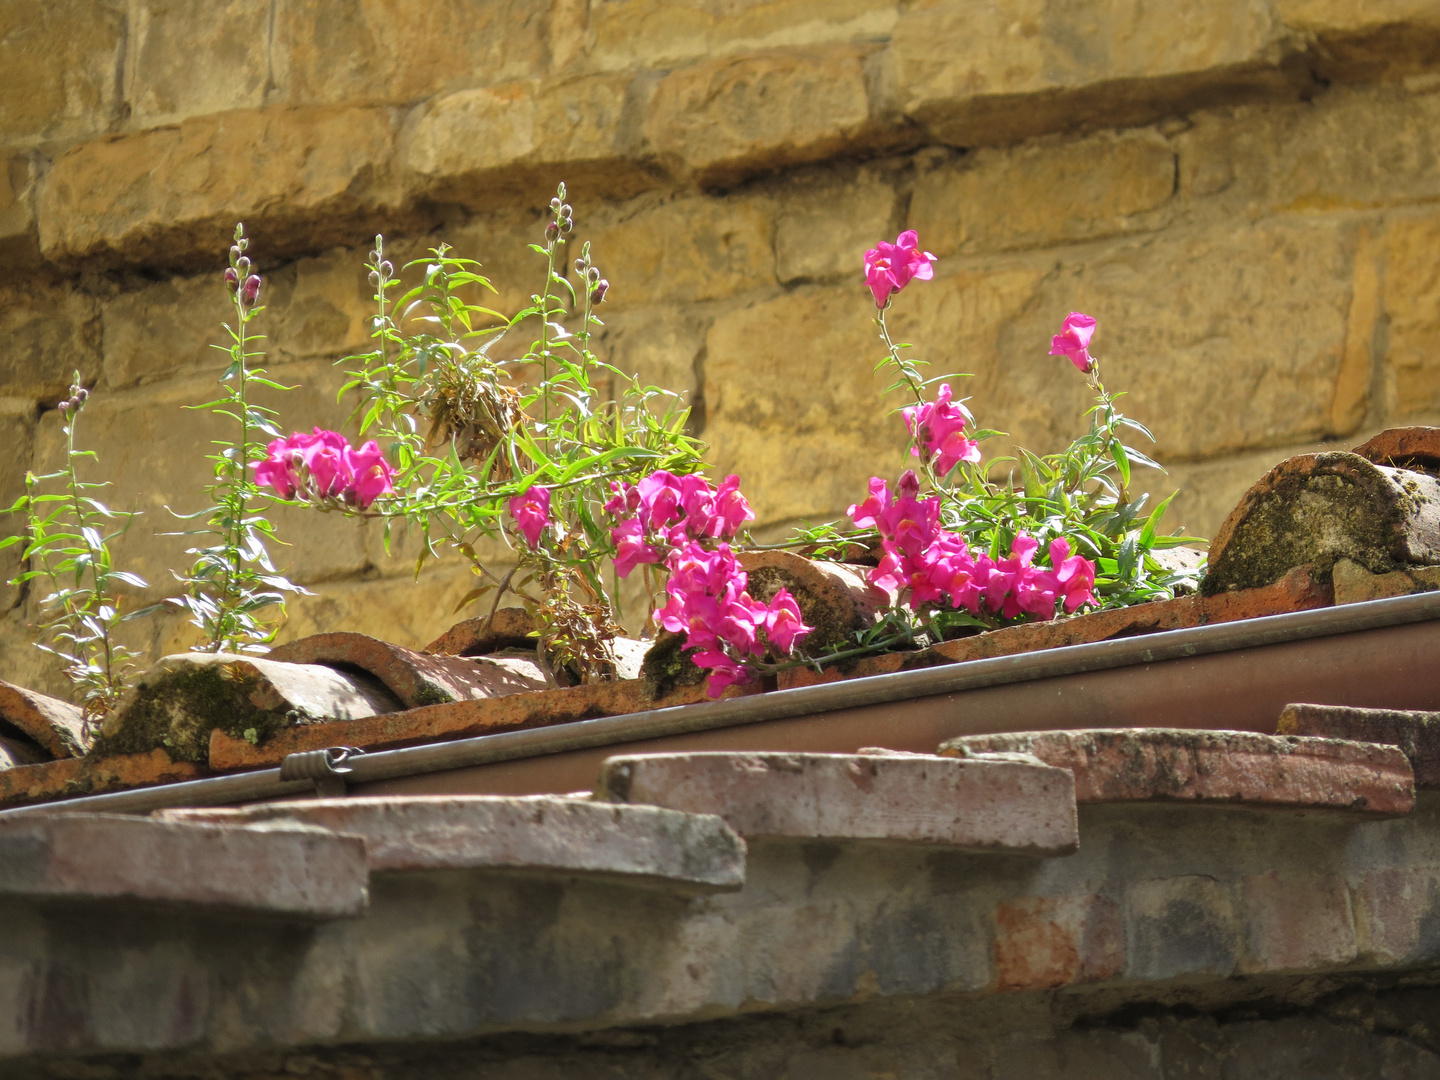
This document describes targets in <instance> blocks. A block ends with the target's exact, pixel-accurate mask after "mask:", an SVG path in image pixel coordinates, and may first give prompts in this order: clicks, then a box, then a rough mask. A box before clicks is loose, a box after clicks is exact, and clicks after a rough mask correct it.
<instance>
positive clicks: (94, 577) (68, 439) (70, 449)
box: [65, 378, 115, 707]
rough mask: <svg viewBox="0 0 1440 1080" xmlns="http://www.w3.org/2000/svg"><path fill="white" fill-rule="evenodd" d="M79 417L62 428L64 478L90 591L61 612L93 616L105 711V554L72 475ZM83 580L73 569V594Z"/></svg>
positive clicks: (80, 569)
mask: <svg viewBox="0 0 1440 1080" xmlns="http://www.w3.org/2000/svg"><path fill="white" fill-rule="evenodd" d="M76 386H77V387H78V386H79V379H78V378H77V379H76ZM79 416H80V406H78V405H77V406H76V407H75V409H74V411H73V412H71V414H70V418H69V420H70V422H69V423H68V424H66V425H65V474H66V481H67V484H68V488H69V495H70V506H71V509H72V510H73V511H74V513H75V524H76V527H77V528H78V529H79V531H80V539H81V541H82V542H83V543H84V545H85V551H86V554H87V555H88V557H89V568H90V580H91V582H92V585H93V587H92V588H91V589H89V590H88V592H89V596H88V598H87V599H86V600H85V602H84V603H83V604H82V605H80V610H79V611H76V610H74V609H73V608H72V606H71V603H70V601H69V600H67V601H66V604H65V608H66V613H67V615H69V616H70V617H71V618H75V617H77V616H78V617H83V615H84V613H85V611H86V609H89V610H91V611H95V612H96V620H95V621H96V623H97V624H98V625H99V626H100V628H101V633H100V646H101V647H100V650H99V651H100V655H101V657H102V658H103V661H104V664H103V667H104V672H105V682H104V696H103V697H102V701H103V702H104V703H105V705H106V706H107V707H108V706H109V705H110V704H111V703H112V702H113V700H114V697H115V673H114V650H113V648H112V647H111V642H110V625H109V620H108V619H102V618H100V617H99V608H101V607H103V606H104V602H105V594H104V590H105V586H106V584H108V582H107V581H106V580H105V579H104V578H102V577H101V572H100V566H101V565H102V560H103V559H104V556H105V552H104V551H103V550H100V549H97V548H96V547H95V545H94V544H93V543H92V542H91V540H90V535H89V531H88V529H89V523H90V519H89V515H87V514H86V513H85V503H84V501H83V500H82V497H81V495H80V476H79V474H78V473H77V472H76V471H75V457H76V453H75V424H76V421H77V420H78V419H79ZM84 577H85V567H84V566H77V567H76V568H75V592H76V594H77V595H78V594H83V593H85V592H86V591H87V590H85V589H84V588H83V583H84Z"/></svg>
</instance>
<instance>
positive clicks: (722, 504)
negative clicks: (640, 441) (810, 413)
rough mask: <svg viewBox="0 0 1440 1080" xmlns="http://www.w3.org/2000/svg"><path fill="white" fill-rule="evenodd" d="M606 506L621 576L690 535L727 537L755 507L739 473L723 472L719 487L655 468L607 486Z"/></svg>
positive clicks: (750, 516)
mask: <svg viewBox="0 0 1440 1080" xmlns="http://www.w3.org/2000/svg"><path fill="white" fill-rule="evenodd" d="M610 491H611V493H612V494H611V498H610V501H609V502H607V503H606V504H605V509H606V511H607V512H608V513H609V514H610V515H611V516H612V517H614V518H616V519H617V520H616V524H615V525H614V527H612V528H611V530H610V539H611V540H612V541H613V542H614V544H615V549H616V553H615V571H616V573H618V574H619V575H620V576H621V577H622V578H623V577H629V576H630V572H631V571H632V570H634V569H635V567H636V566H638V565H640V564H642V563H657V562H661V561H663V560H664V559H665V558H666V557H667V555H668V553H669V552H671V551H675V550H678V549H680V548H682V547H684V546H685V545H686V544H688V543H690V542H691V541H695V540H730V539H732V538H733V537H734V536H735V534H736V533H737V532H739V530H740V528H741V526H743V525H744V524H745V523H746V522H747V521H754V520H755V512H754V511H753V510H751V509H750V504H749V503H747V502H746V501H745V496H743V495H741V494H740V478H739V477H738V476H727V477H726V478H725V479H724V480H723V481H722V482H721V484H720V487H719V488H712V487H711V486H710V484H709V482H708V481H707V480H706V479H705V478H704V477H703V476H699V475H696V474H691V475H688V476H675V475H674V474H673V473H668V472H666V471H665V470H663V469H659V470H656V471H655V472H653V473H651V474H650V475H649V476H647V477H645V478H644V479H643V480H641V481H640V482H639V483H638V484H622V483H620V482H619V481H616V482H615V483H612V484H611V485H610Z"/></svg>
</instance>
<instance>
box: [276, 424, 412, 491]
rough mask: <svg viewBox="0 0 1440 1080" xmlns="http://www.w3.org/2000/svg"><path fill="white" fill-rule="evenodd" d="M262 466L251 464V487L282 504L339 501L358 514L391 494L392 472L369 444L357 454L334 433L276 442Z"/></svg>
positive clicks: (376, 446) (295, 436) (298, 435)
mask: <svg viewBox="0 0 1440 1080" xmlns="http://www.w3.org/2000/svg"><path fill="white" fill-rule="evenodd" d="M266 450H267V451H268V454H267V456H266V457H265V459H264V460H263V461H256V462H251V464H250V467H251V468H252V469H254V470H255V483H257V484H259V485H260V486H262V487H269V488H273V489H274V490H275V493H276V494H277V495H279V496H280V497H281V498H282V499H293V498H296V497H297V496H299V497H300V498H305V499H343V500H344V501H345V502H347V503H350V504H351V505H354V506H358V507H359V508H360V509H361V510H366V509H369V507H370V504H371V503H373V502H374V501H375V500H376V499H378V498H379V497H380V496H381V495H390V494H393V493H394V491H395V486H394V478H395V470H394V469H392V468H391V467H390V463H389V462H387V461H386V460H385V455H384V453H383V452H382V451H381V450H380V446H379V444H378V443H376V442H375V440H374V439H371V440H370V441H369V442H367V443H365V444H364V445H363V446H361V447H360V448H359V449H358V450H357V449H356V448H355V447H353V446H351V445H350V441H349V440H348V439H346V438H345V436H344V435H341V434H340V433H339V432H338V431H326V430H325V429H324V428H319V427H317V428H315V429H314V433H313V434H310V435H305V434H303V433H301V432H299V431H297V432H295V433H294V434H292V435H290V436H289V437H288V438H284V439H276V440H274V441H273V442H271V443H270V444H269V446H267V447H266Z"/></svg>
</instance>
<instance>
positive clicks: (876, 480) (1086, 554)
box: [796, 231, 1198, 652]
mask: <svg viewBox="0 0 1440 1080" xmlns="http://www.w3.org/2000/svg"><path fill="white" fill-rule="evenodd" d="M935 262H936V259H935V257H934V256H933V255H931V254H930V253H929V252H926V251H924V250H923V249H922V248H921V246H920V240H919V237H918V236H917V235H916V234H915V233H914V232H913V231H909V232H904V233H901V234H900V235H899V236H898V237H897V238H896V240H895V242H894V243H893V244H891V243H888V242H883V241H882V242H881V243H879V244H877V245H876V246H875V247H874V248H872V249H871V250H869V251H867V252H866V253H865V259H864V280H865V284H866V286H867V288H868V289H869V290H870V293H871V295H872V296H873V298H874V301H875V304H876V306H877V309H878V310H877V313H876V318H875V324H876V327H877V329H878V331H879V335H880V338H881V341H882V342H883V344H884V349H885V355H884V358H883V359H882V360H881V362H880V364H879V365H878V366H879V367H880V368H883V369H885V370H888V371H889V372H890V373H891V375H892V379H891V381H890V383H889V385H887V386H886V387H885V393H886V394H887V395H889V394H899V395H902V396H903V397H905V398H908V399H909V403H908V404H905V405H904V406H903V407H902V408H901V409H900V410H899V412H900V414H901V416H902V418H903V420H904V425H905V431H906V433H907V435H908V455H909V457H910V459H911V460H912V461H913V462H914V464H915V468H913V469H910V470H907V471H906V472H905V473H904V474H903V475H902V476H901V477H900V479H899V482H898V484H896V485H895V486H894V488H893V489H892V487H891V483H890V481H888V480H887V479H885V478H883V477H872V478H871V480H870V492H869V495H868V497H866V498H865V499H863V500H861V501H859V502H857V503H856V504H855V505H853V506H851V507H850V510H849V517H850V522H851V528H850V529H849V530H847V529H844V528H842V527H841V526H839V525H835V524H827V525H820V526H815V527H812V528H807V529H805V530H802V531H801V532H800V534H799V535H798V536H797V539H796V542H797V543H800V544H804V545H806V546H807V547H809V548H810V549H811V550H814V551H816V552H817V553H819V554H821V555H826V554H829V555H833V556H838V555H841V554H848V555H849V556H850V557H854V554H855V552H856V551H857V550H867V549H868V551H869V555H870V558H871V559H872V560H873V562H874V565H873V566H871V567H870V568H869V570H868V571H867V576H868V577H869V580H870V581H871V583H872V584H874V585H875V586H876V587H877V588H880V589H882V590H884V591H885V592H886V593H887V594H889V595H890V596H891V597H892V598H893V599H894V603H893V606H892V609H891V611H890V613H889V614H888V615H887V616H886V617H885V618H884V619H882V620H881V621H880V622H879V623H878V624H877V625H876V626H875V627H874V628H873V629H870V630H867V631H865V632H863V633H860V634H858V635H857V642H856V645H855V647H854V648H853V649H850V650H846V651H854V652H864V651H870V650H874V649H880V648H895V647H906V646H910V645H915V644H923V643H924V642H925V641H935V640H939V639H943V638H945V637H950V636H954V635H956V634H964V633H973V632H975V630H977V629H984V628H987V627H994V626H1000V625H1004V624H1006V623H1008V622H1012V621H1017V620H1026V619H1051V618H1055V617H1057V616H1060V615H1069V614H1074V613H1075V612H1077V611H1079V610H1081V609H1082V608H1085V607H1089V606H1118V605H1124V604H1131V603H1139V602H1143V601H1145V600H1151V599H1162V598H1165V597H1168V596H1172V595H1174V593H1175V591H1176V590H1177V589H1185V588H1193V587H1194V585H1195V584H1196V579H1197V576H1198V575H1197V574H1196V573H1194V572H1190V571H1184V570H1172V569H1170V568H1167V567H1166V566H1165V565H1163V564H1162V563H1161V562H1160V561H1159V560H1158V559H1157V558H1156V553H1157V552H1159V551H1160V550H1161V549H1163V548H1166V547H1173V546H1177V545H1179V544H1181V543H1183V542H1187V541H1189V540H1191V539H1192V538H1190V537H1185V536H1182V535H1179V534H1174V535H1170V536H1165V535H1162V534H1161V532H1160V522H1161V519H1162V518H1163V516H1164V514H1165V511H1166V509H1167V508H1168V506H1169V504H1170V499H1169V498H1167V499H1166V500H1164V501H1163V502H1161V503H1160V504H1159V505H1158V506H1156V507H1155V508H1154V509H1153V510H1151V511H1150V512H1149V513H1148V514H1142V513H1141V511H1142V508H1143V507H1144V506H1145V504H1146V502H1147V501H1148V495H1146V494H1144V493H1138V494H1137V493H1135V492H1133V491H1132V489H1131V485H1132V468H1133V467H1134V466H1136V465H1141V466H1147V467H1151V468H1154V469H1157V470H1158V469H1159V468H1160V467H1159V465H1157V464H1156V463H1155V462H1154V461H1152V460H1151V459H1150V458H1149V457H1147V456H1146V455H1145V454H1143V453H1141V452H1140V451H1138V450H1135V449H1134V448H1132V447H1130V446H1127V445H1125V443H1124V442H1122V440H1121V437H1120V433H1121V432H1122V430H1125V429H1129V430H1132V431H1135V432H1138V433H1140V434H1143V435H1145V436H1146V437H1149V432H1148V431H1147V430H1146V429H1145V428H1144V427H1143V426H1142V425H1140V424H1139V423H1137V422H1136V421H1134V420H1131V419H1129V418H1128V417H1125V416H1124V415H1122V414H1121V413H1120V411H1119V410H1118V409H1117V407H1116V401H1117V399H1118V397H1119V396H1120V395H1118V394H1111V393H1109V392H1108V391H1107V390H1106V389H1105V387H1104V385H1103V384H1102V383H1101V381H1100V364H1099V361H1098V360H1097V359H1096V358H1095V357H1094V356H1093V355H1092V354H1091V352H1090V347H1091V344H1092V342H1093V340H1094V338H1095V335H1096V331H1097V326H1098V324H1097V322H1096V320H1095V319H1094V318H1093V317H1091V316H1090V315H1087V314H1084V313H1082V312H1071V313H1070V314H1069V315H1067V316H1066V317H1065V318H1064V320H1063V321H1062V323H1061V325H1060V332H1059V333H1057V334H1056V335H1054V337H1053V339H1052V340H1051V343H1050V355H1052V356H1062V357H1065V358H1066V359H1068V360H1069V361H1070V363H1072V364H1073V365H1074V366H1075V368H1076V369H1077V371H1078V372H1079V373H1080V374H1081V375H1083V376H1084V377H1085V379H1086V382H1087V383H1088V385H1089V387H1090V389H1091V390H1092V391H1093V392H1094V394H1095V405H1094V407H1093V408H1092V409H1091V410H1090V412H1089V414H1088V416H1089V425H1088V430H1087V431H1085V432H1084V433H1083V434H1082V435H1081V436H1080V437H1079V438H1077V439H1076V440H1075V441H1074V442H1073V443H1071V445H1070V446H1069V447H1067V448H1066V449H1064V450H1062V451H1060V452H1058V453H1054V454H1048V455H1037V454H1033V453H1031V452H1029V451H1028V450H1025V449H1024V448H1022V447H1018V446H1017V447H1015V448H1014V453H1015V455H1016V456H1015V457H1014V458H1007V457H992V458H991V459H990V460H988V461H986V460H985V459H984V457H983V455H982V450H981V444H982V443H983V442H984V441H986V440H989V439H994V438H996V437H998V436H1000V435H1001V434H1002V433H1001V432H997V431H993V430H987V429H983V428H979V427H978V426H977V425H976V423H975V420H974V417H973V416H972V414H971V412H970V410H969V408H968V407H967V405H966V402H965V401H964V400H963V399H961V398H958V397H957V395H956V394H955V392H954V389H953V387H955V386H957V385H958V381H959V380H961V379H964V378H968V377H969V376H967V375H965V374H963V373H952V374H949V375H941V376H937V377H935V378H926V377H925V375H924V373H923V371H922V368H923V366H924V365H923V363H922V362H920V361H917V360H914V359H912V358H910V356H908V355H907V353H908V350H909V349H910V348H911V346H909V345H908V344H905V343H901V342H896V341H895V340H894V339H893V337H892V336H891V333H890V327H889V323H888V314H889V312H890V309H891V306H892V305H893V304H894V302H895V300H896V298H897V296H899V295H900V294H901V293H902V292H903V291H904V290H905V289H906V288H907V287H911V286H912V285H913V283H914V282H917V281H918V282H934V281H935V271H934V263H935ZM928 287H934V285H931V286H928ZM937 384H938V385H937ZM1006 463H1009V464H1010V465H1011V466H1012V469H1011V470H1009V471H1008V472H1002V471H1001V468H1000V467H1001V466H1002V465H1004V464H1006ZM1013 467H1018V470H1017V469H1016V468H1013ZM1017 471H1018V476H1017V475H1016V472H1017ZM1161 471H1163V470H1161ZM1170 498H1173V495H1172V496H1171V497H1170ZM857 544H858V545H860V547H859V548H857Z"/></svg>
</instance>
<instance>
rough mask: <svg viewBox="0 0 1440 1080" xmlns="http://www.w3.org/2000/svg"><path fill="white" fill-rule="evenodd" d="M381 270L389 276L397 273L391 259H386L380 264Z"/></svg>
mask: <svg viewBox="0 0 1440 1080" xmlns="http://www.w3.org/2000/svg"><path fill="white" fill-rule="evenodd" d="M380 272H381V273H382V274H384V275H385V276H386V277H387V278H388V277H393V276H394V274H395V264H394V263H392V262H391V261H390V260H389V259H386V260H385V261H384V262H382V263H381V264H380Z"/></svg>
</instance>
